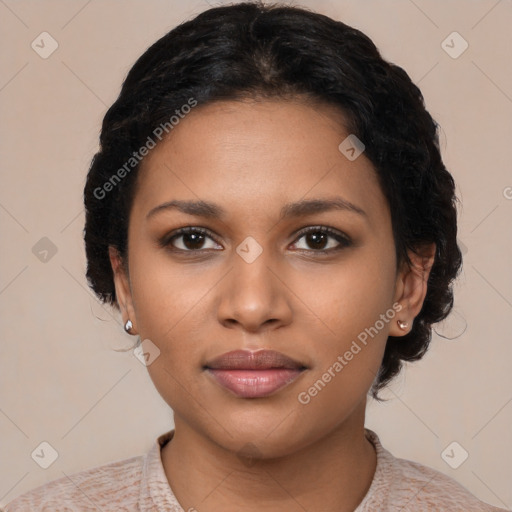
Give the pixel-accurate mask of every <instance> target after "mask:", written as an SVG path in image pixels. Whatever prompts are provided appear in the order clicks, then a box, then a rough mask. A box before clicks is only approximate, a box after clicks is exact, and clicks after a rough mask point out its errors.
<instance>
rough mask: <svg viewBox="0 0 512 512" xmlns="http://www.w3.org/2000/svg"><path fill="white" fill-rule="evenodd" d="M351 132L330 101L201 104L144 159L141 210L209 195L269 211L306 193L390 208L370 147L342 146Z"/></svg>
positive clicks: (255, 211) (139, 190) (137, 206)
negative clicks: (353, 154) (350, 151)
mask: <svg viewBox="0 0 512 512" xmlns="http://www.w3.org/2000/svg"><path fill="white" fill-rule="evenodd" d="M349 135H350V134H349V133H348V131H347V129H346V127H345V124H344V117H343V113H342V112H341V111H340V110H339V109H337V108H336V107H332V106H329V105H325V104H318V103H315V104H313V103H309V104H308V103H306V102H304V101H290V100H286V101H285V100H264V101H252V100H245V101H222V102H214V103H211V104H206V105H203V106H198V107H195V109H193V110H192V111H191V112H190V113H189V114H187V115H186V116H184V117H183V119H181V120H180V121H179V123H178V124H177V125H175V126H174V128H173V129H172V131H171V133H170V134H169V136H168V138H166V139H164V140H163V141H162V142H161V143H159V144H158V145H157V146H156V147H155V148H154V149H152V150H151V151H150V152H149V154H148V155H147V156H146V157H145V159H144V160H143V162H142V164H141V168H140V170H139V178H138V186H137V192H136V196H135V202H134V211H135V210H136V211H137V213H138V214H139V215H144V214H147V212H149V210H151V209H152V208H154V207H155V206H157V205H158V204H160V203H163V202H166V201H170V200H172V199H188V200H198V199H202V200H207V201H210V202H215V203H221V204H222V205H223V208H224V209H225V210H228V211H229V210H230V209H233V211H235V210H237V213H238V212H239V211H240V208H243V211H244V212H247V213H249V212H252V213H253V214H260V213H261V212H262V211H264V212H265V213H266V214H269V213H270V210H269V209H275V210H276V211H278V209H279V208H281V206H282V204H284V203H288V202H291V201H296V200H299V199H301V198H305V197H311V198H313V197H314V198H317V197H326V196H333V195H341V196H342V197H344V198H345V199H346V200H347V201H350V202H352V203H355V204H357V203H359V204H365V205H366V208H365V210H367V209H370V210H375V213H376V214H379V209H380V214H382V208H386V204H385V201H384V198H383V196H382V193H381V191H380V187H379V185H378V180H377V176H376V173H375V170H374V168H373V166H372V164H371V162H370V161H369V160H368V159H367V158H366V157H365V156H364V153H363V154H361V155H360V156H359V157H358V158H356V159H355V160H353V161H351V160H349V159H348V158H347V157H346V156H345V155H344V154H343V153H342V152H341V151H340V149H339V146H340V144H341V143H342V142H343V141H344V140H345V139H346V138H347V136H349ZM383 201H384V202H383ZM370 213H371V212H370Z"/></svg>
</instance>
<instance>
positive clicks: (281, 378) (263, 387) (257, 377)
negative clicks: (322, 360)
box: [208, 368, 302, 398]
mask: <svg viewBox="0 0 512 512" xmlns="http://www.w3.org/2000/svg"><path fill="white" fill-rule="evenodd" d="M208 372H209V373H210V374H211V375H213V377H214V378H215V379H216V381H217V382H218V383H219V384H220V385H221V386H223V387H225V388H227V389H229V390H230V391H232V392H233V393H234V394H235V395H237V396H240V397H242V398H261V397H264V396H269V395H271V394H272V393H275V392H276V391H277V390H279V389H282V388H283V387H285V386H287V385H288V384H290V383H291V382H293V381H294V380H295V379H296V378H297V377H298V376H299V375H300V374H301V373H302V370H298V369H297V370H294V369H288V368H275V369H269V370H218V369H213V368H208Z"/></svg>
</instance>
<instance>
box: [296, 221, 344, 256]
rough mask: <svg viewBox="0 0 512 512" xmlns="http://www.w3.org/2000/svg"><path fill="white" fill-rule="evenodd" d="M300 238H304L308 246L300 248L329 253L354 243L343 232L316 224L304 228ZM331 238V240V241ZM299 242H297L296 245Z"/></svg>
mask: <svg viewBox="0 0 512 512" xmlns="http://www.w3.org/2000/svg"><path fill="white" fill-rule="evenodd" d="M299 235H300V236H299V238H298V239H299V240H300V239H301V238H304V240H305V243H306V245H307V246H308V247H306V248H300V247H299V249H300V250H312V252H319V253H329V252H333V251H337V250H340V249H343V248H344V247H348V246H350V245H352V242H351V240H350V239H349V238H348V237H347V236H346V235H343V234H342V233H339V232H338V231H334V230H333V229H331V228H328V227H323V226H315V227H311V228H307V229H305V230H302V231H301V232H300V233H299ZM329 239H331V241H329ZM296 244H297V242H295V245H296Z"/></svg>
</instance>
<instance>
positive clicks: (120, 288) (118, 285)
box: [108, 245, 137, 334]
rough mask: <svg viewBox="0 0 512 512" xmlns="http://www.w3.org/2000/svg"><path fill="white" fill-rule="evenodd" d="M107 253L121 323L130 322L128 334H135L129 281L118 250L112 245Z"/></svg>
mask: <svg viewBox="0 0 512 512" xmlns="http://www.w3.org/2000/svg"><path fill="white" fill-rule="evenodd" d="M108 255H109V258H110V264H111V266H112V272H113V274H114V286H115V289H116V299H117V304H118V306H119V310H120V311H121V315H122V317H123V325H125V324H126V322H127V321H128V320H131V322H132V329H131V332H130V334H137V330H136V325H135V324H136V322H135V310H134V308H133V301H132V294H131V288H130V281H129V278H128V275H127V271H126V268H125V265H124V262H123V260H122V258H121V256H120V254H119V251H118V250H117V248H115V247H114V246H112V245H110V246H109V247H108Z"/></svg>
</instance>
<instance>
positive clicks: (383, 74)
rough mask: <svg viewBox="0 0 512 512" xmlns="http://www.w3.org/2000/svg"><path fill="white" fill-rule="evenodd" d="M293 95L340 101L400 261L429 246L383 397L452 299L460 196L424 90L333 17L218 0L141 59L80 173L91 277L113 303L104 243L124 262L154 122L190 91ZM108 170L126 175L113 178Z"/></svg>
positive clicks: (421, 350)
mask: <svg viewBox="0 0 512 512" xmlns="http://www.w3.org/2000/svg"><path fill="white" fill-rule="evenodd" d="M297 96H303V97H307V98H309V99H311V100H312V101H320V102H322V103H324V104H327V105H329V106H331V107H333V108H334V107H337V108H338V109H339V110H341V111H342V112H343V114H344V116H343V117H344V125H345V126H344V127H345V128H346V129H347V130H348V131H349V133H352V134H355V135H356V136H357V137H358V138H359V139H360V140H362V141H363V142H364V144H365V146H366V148H365V156H366V157H367V158H368V159H369V160H370V161H371V162H372V164H373V166H374V168H375V170H376V173H377V175H378V179H379V183H380V186H381V188H382V190H383V193H384V195H385V197H386V199H387V201H388V202H389V206H390V211H391V221H392V226H393V237H394V243H395V247H396V255H397V262H399V263H400V262H407V263H408V264H410V263H411V262H410V260H409V258H408V254H407V251H408V250H411V251H416V252H418V249H419V248H420V247H421V246H423V245H424V244H428V243H432V242H434V243H435V244H436V253H435V260H434V264H433V266H432V269H431V272H430V275H429V279H428V283H427V293H426V298H425V301H424V304H423V307H422V309H421V311H420V313H419V314H418V316H417V317H416V318H415V321H414V324H413V328H412V329H411V331H410V332H409V333H408V334H407V335H405V336H403V337H393V336H389V337H388V339H387V344H386V348H385V352H384V357H383V361H382V365H381V367H380V370H379V373H378V375H377V378H376V380H375V381H374V383H373V386H372V390H371V393H372V396H373V398H375V399H377V400H381V398H380V397H379V396H378V391H379V390H380V389H381V388H383V387H385V386H386V385H387V384H388V383H389V381H390V380H391V379H392V378H393V377H394V376H395V375H396V374H398V373H399V371H400V369H401V367H402V363H403V361H415V360H418V359H420V358H421V357H423V355H424V354H425V352H426V351H427V349H428V346H429V344H430V341H431V337H432V325H433V324H434V323H436V322H439V321H441V320H443V319H444V318H446V316H447V315H448V313H449V312H450V311H451V309H452V307H453V290H452V282H453V280H454V279H455V277H456V276H457V274H458V272H459V271H460V268H461V265H462V256H461V252H460V250H459V248H458V246H457V212H456V206H457V198H456V196H455V184H454V181H453V178H452V176H451V175H450V173H449V172H448V171H447V169H446V168H445V166H444V164H443V162H442V159H441V155H440V148H439V135H438V124H437V123H436V122H435V121H434V120H433V118H432V117H431V115H430V114H429V113H428V111H427V110H426V108H425V103H424V99H423V96H422V93H421V91H420V90H419V88H418V87H417V86H416V85H415V84H414V83H413V82H412V81H411V79H410V78H409V76H408V75H407V73H406V72H405V71H404V70H403V69H402V68H400V67H399V66H397V65H395V64H392V63H390V62H387V61H385V60H384V59H383V58H382V57H381V55H380V53H379V51H378V49H377V48H376V46H375V45H374V43H373V42H372V41H371V40H370V39H369V38H368V37H367V36H366V35H365V34H363V33H362V32H360V31H359V30H356V29H355V28H352V27H350V26H348V25H346V24H344V23H342V22H340V21H335V20H333V19H331V18H329V17H327V16H325V15H321V14H318V13H314V12H311V11H310V10H308V9H306V8H299V7H291V6H284V5H280V4H272V5H264V4H263V3H262V2H244V3H239V4H235V5H230V6H221V7H215V8H211V9H208V10H206V11H204V12H202V13H201V14H199V15H197V16H196V17H195V18H193V19H192V20H189V21H186V22H184V23H182V24H180V25H178V26H177V27H176V28H174V29H173V30H171V31H170V32H168V33H167V34H166V35H164V36H163V37H162V38H161V39H159V40H158V41H157V42H155V43H154V44H153V45H152V46H150V47H149V48H148V49H147V50H146V51H145V53H144V54H143V55H142V56H140V57H139V59H138V60H137V61H136V63H135V64H134V65H133V67H132V68H131V70H130V71H129V73H128V74H127V76H126V79H125V80H124V82H123V85H122V88H121V92H120V94H119V97H118V98H117V100H116V101H115V102H114V103H113V105H112V106H111V107H110V108H109V109H108V111H107V113H106V114H105V117H104V119H103V124H102V129H101V135H100V148H99V151H98V152H97V153H96V154H95V156H94V158H93V159H92V163H91V166H90V169H89V172H88V175H87V181H86V184H85V188H84V203H85V211H86V219H85V228H84V241H85V250H86V256H87V273H86V275H87V280H88V283H89V286H90V287H91V288H92V289H93V291H94V292H95V293H96V295H97V296H98V297H99V298H100V300H101V301H102V302H103V303H106V302H108V303H109V304H110V305H112V306H114V307H115V308H117V309H119V305H118V304H117V300H116V294H115V287H114V281H113V272H112V268H111V264H110V260H109V256H108V246H109V245H112V246H114V247H116V248H117V250H118V252H119V254H120V256H121V258H122V261H123V264H124V265H125V266H126V268H128V267H127V233H128V220H129V213H130V209H131V205H132V202H133V198H134V193H135V190H136V186H135V184H136V178H137V171H138V168H139V165H138V162H136V163H135V164H134V163H133V162H132V164H131V165H132V166H133V169H131V170H130V169H127V168H126V162H128V161H131V160H133V156H134V155H135V154H137V150H139V149H140V148H141V147H142V146H143V145H144V143H145V142H146V141H148V140H150V138H151V134H154V133H155V127H158V126H161V125H165V123H167V124H168V122H169V118H170V117H171V116H172V115H173V114H174V113H175V112H176V113H178V111H179V109H180V108H181V107H182V106H183V105H186V104H187V103H189V101H190V98H195V101H197V104H199V105H204V104H206V103H209V102H213V101H217V100H241V99H244V98H281V99H293V98H295V97H297ZM123 165H124V167H123ZM122 169H124V170H125V172H124V173H121V170H122ZM127 171H129V172H127ZM116 173H117V178H119V177H120V176H122V179H118V180H117V181H116V182H113V177H116V176H115V175H116ZM108 183H110V184H111V185H110V186H108V187H107V186H106V185H108ZM114 185H115V186H114ZM107 192H108V193H107Z"/></svg>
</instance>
